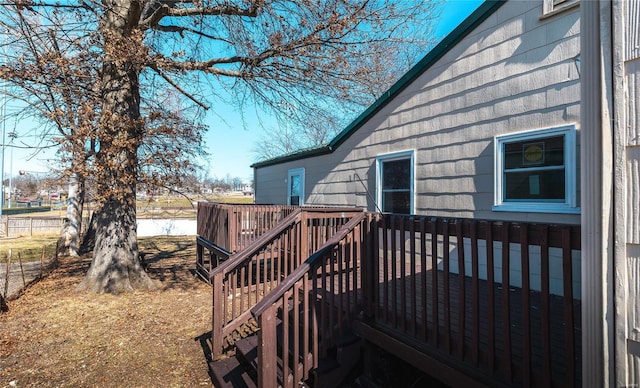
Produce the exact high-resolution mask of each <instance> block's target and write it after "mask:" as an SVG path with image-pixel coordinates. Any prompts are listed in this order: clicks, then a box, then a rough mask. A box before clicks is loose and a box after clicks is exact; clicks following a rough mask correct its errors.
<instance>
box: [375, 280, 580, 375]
mask: <svg viewBox="0 0 640 388" xmlns="http://www.w3.org/2000/svg"><path fill="white" fill-rule="evenodd" d="M436 272H437V287H438V294H437V298H438V301H437V303H436V305H435V306H436V309H437V311H436V309H434V303H433V299H432V298H431V292H432V290H433V277H434V272H433V271H432V270H428V271H426V273H422V272H417V274H416V278H415V279H414V278H410V277H409V278H404V280H405V281H404V282H403V281H402V280H401V279H400V278H398V279H396V281H389V282H387V283H382V284H379V286H378V288H379V293H380V294H384V291H385V290H386V291H390V289H391V287H393V288H394V289H395V293H396V295H402V294H404V295H405V301H404V308H403V303H402V301H397V300H396V302H399V303H393V300H391V294H392V293H389V300H388V303H386V304H385V303H384V301H378V303H377V306H376V311H375V315H374V316H373V317H370V318H368V319H365V320H364V321H365V323H366V324H368V325H369V326H370V327H371V328H373V329H375V330H379V331H382V332H384V333H386V334H389V335H391V336H393V337H394V338H396V339H398V340H400V341H402V342H404V343H405V344H406V345H408V346H410V347H412V348H414V349H416V350H418V351H421V352H424V353H425V354H428V355H430V356H431V357H433V358H434V359H436V360H439V361H441V362H444V363H446V364H448V365H449V366H454V367H455V368H456V369H457V370H460V371H463V372H464V373H465V374H472V375H473V376H474V377H476V378H477V379H478V380H480V381H484V382H485V383H487V385H496V384H498V385H501V384H504V385H505V386H508V385H512V384H513V383H516V384H522V383H523V382H524V381H526V380H531V385H532V386H547V387H550V386H557V387H569V386H581V381H580V376H581V370H580V364H581V363H580V357H581V350H580V343H581V341H580V339H581V328H580V313H581V312H580V311H581V310H580V301H578V300H574V301H573V308H572V314H573V315H574V322H576V324H575V325H574V327H573V336H572V337H567V325H566V324H565V320H564V315H565V310H564V309H565V302H564V299H563V298H562V297H559V296H554V295H551V296H550V297H549V300H548V302H547V303H543V300H542V299H543V298H542V294H541V293H540V292H538V291H530V292H529V295H528V299H529V312H528V313H525V311H524V310H523V303H522V300H523V298H524V297H525V296H524V295H523V290H522V289H521V288H517V287H508V288H506V289H505V288H504V287H503V286H502V284H500V283H494V284H493V287H490V284H489V283H488V282H487V281H486V280H478V281H477V283H475V284H474V281H473V279H472V278H470V277H464V283H465V285H464V287H461V284H460V279H461V278H460V276H458V275H457V274H449V276H448V286H449V287H448V290H449V291H448V292H445V291H446V290H445V288H444V284H445V278H446V274H445V273H444V272H443V271H436ZM414 281H415V283H414ZM403 283H404V284H403ZM423 284H424V285H425V286H424V287H423ZM402 287H415V290H416V291H417V292H415V293H408V292H403V290H402ZM461 289H464V290H465V298H464V306H465V309H464V311H463V310H462V309H461V308H460V306H462V304H461V303H459V302H460V300H461V297H460V290H461ZM476 295H477V299H475V296H476ZM491 298H494V300H495V303H494V305H493V308H492V307H491V303H489V301H490V299H491ZM505 300H508V303H509V309H508V310H506V309H504V308H503V304H504V301H505ZM545 309H548V310H545ZM403 310H404V314H403V313H402V311H403ZM492 313H493V314H492ZM505 313H506V314H508V317H506V316H505ZM547 314H548V316H549V317H550V323H549V326H548V327H545V326H544V325H543V322H544V321H545V320H544V319H543V315H547ZM523 319H528V320H529V325H524V324H523ZM436 320H437V322H438V325H437V327H436V325H435V322H436ZM425 321H426V324H425ZM476 322H478V323H479V325H476V324H475V323H476ZM507 322H508V323H507ZM505 327H509V329H510V330H509V331H507V330H506V329H505ZM462 328H463V329H464V337H462V336H461V335H460V332H461V329H462ZM545 333H548V336H546V335H545ZM527 335H528V338H527V337H526V336H527ZM545 337H546V338H545ZM567 338H571V339H570V340H569V341H568V340H567ZM368 339H369V340H371V341H373V342H374V343H375V338H368ZM507 342H508V343H510V347H509V349H506V344H507ZM568 342H573V344H571V343H568ZM569 346H572V347H573V348H574V351H573V352H568V351H567V348H568V347H569ZM526 348H529V349H530V351H529V352H525V351H524V349H526ZM397 352H401V350H398V351H397ZM397 352H394V353H396V355H397V356H401V355H399V354H397ZM545 354H548V355H549V356H548V357H545ZM567 354H573V355H574V359H573V360H567ZM571 363H573V365H570V364H571ZM426 371H427V372H428V370H426ZM524 374H528V375H529V379H525V378H524V376H523V375H524ZM435 377H438V376H435ZM440 377H441V378H442V376H440ZM507 381H510V383H509V384H507V383H506V382H507Z"/></svg>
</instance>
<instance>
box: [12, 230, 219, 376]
mask: <svg viewBox="0 0 640 388" xmlns="http://www.w3.org/2000/svg"><path fill="white" fill-rule="evenodd" d="M140 246H141V251H142V252H144V253H145V256H144V262H145V264H146V265H147V266H148V267H147V270H148V272H149V273H150V275H151V276H152V277H153V278H154V279H157V280H158V281H159V282H160V284H161V287H160V289H159V290H157V291H145V292H142V291H137V292H134V293H129V294H124V295H120V296H112V295H95V294H87V293H80V292H76V291H75V287H76V285H77V284H78V283H80V281H81V280H82V277H83V275H84V273H85V272H86V270H87V268H88V266H89V264H90V257H88V256H87V257H83V258H79V259H78V258H76V259H70V258H60V263H59V266H58V267H57V268H56V269H54V270H53V271H52V273H51V274H50V275H49V276H47V277H46V278H44V279H43V280H41V281H40V282H38V283H36V284H34V285H32V286H31V287H29V288H28V289H27V290H26V291H25V292H24V294H23V295H22V296H21V297H20V298H19V299H17V300H14V301H11V302H9V311H8V312H6V313H0V387H9V386H11V387H27V386H39V387H40V386H51V387H58V386H74V387H86V386H98V385H99V386H104V387H121V386H127V387H160V386H162V387H167V386H171V387H187V386H188V387H194V386H211V380H210V378H209V376H208V367H207V362H208V361H207V359H208V345H207V338H208V336H209V335H210V330H211V288H210V286H209V285H207V284H206V283H204V282H202V281H201V280H199V279H198V278H197V277H194V275H193V268H194V263H195V239H194V238H193V237H154V238H146V239H142V240H141V241H140Z"/></svg>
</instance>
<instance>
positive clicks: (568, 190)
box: [491, 124, 580, 214]
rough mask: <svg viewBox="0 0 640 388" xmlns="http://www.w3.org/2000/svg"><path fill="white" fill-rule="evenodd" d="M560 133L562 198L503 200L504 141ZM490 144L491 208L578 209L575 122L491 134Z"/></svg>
mask: <svg viewBox="0 0 640 388" xmlns="http://www.w3.org/2000/svg"><path fill="white" fill-rule="evenodd" d="M560 135H562V136H564V147H563V148H564V178H565V179H564V180H565V199H564V202H536V201H517V202H509V201H504V187H503V180H504V144H506V143H512V142H519V141H532V140H536V139H543V138H549V137H553V136H560ZM493 144H494V150H493V154H494V185H493V186H494V204H493V207H492V209H491V210H493V211H512V212H528V213H567V214H579V213H580V208H579V207H577V185H576V180H577V176H576V168H577V164H576V162H577V161H576V127H575V125H573V124H572V125H565V126H560V127H552V128H544V129H536V130H532V131H524V132H516V133H509V134H504V135H498V136H495V137H494V140H493Z"/></svg>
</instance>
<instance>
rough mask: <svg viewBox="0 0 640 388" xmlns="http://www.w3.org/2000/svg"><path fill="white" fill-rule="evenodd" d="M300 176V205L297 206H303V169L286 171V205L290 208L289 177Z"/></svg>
mask: <svg viewBox="0 0 640 388" xmlns="http://www.w3.org/2000/svg"><path fill="white" fill-rule="evenodd" d="M295 175H300V190H301V193H300V194H301V195H300V203H299V204H298V206H304V193H305V191H304V167H300V168H292V169H290V170H289V171H287V205H289V206H291V177H292V176H295Z"/></svg>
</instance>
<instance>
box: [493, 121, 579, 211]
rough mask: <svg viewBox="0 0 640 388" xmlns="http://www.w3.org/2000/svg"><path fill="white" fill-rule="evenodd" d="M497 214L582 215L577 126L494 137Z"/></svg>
mask: <svg viewBox="0 0 640 388" xmlns="http://www.w3.org/2000/svg"><path fill="white" fill-rule="evenodd" d="M494 144H495V170H496V171H495V203H494V207H493V210H496V211H526V212H541V213H545V212H546V213H579V211H580V209H578V208H577V207H576V157H575V154H576V152H575V147H576V145H575V127H574V126H566V127H559V128H549V129H543V130H537V131H530V132H521V133H514V134H508V135H502V136H497V137H496V138H495V142H494Z"/></svg>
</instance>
